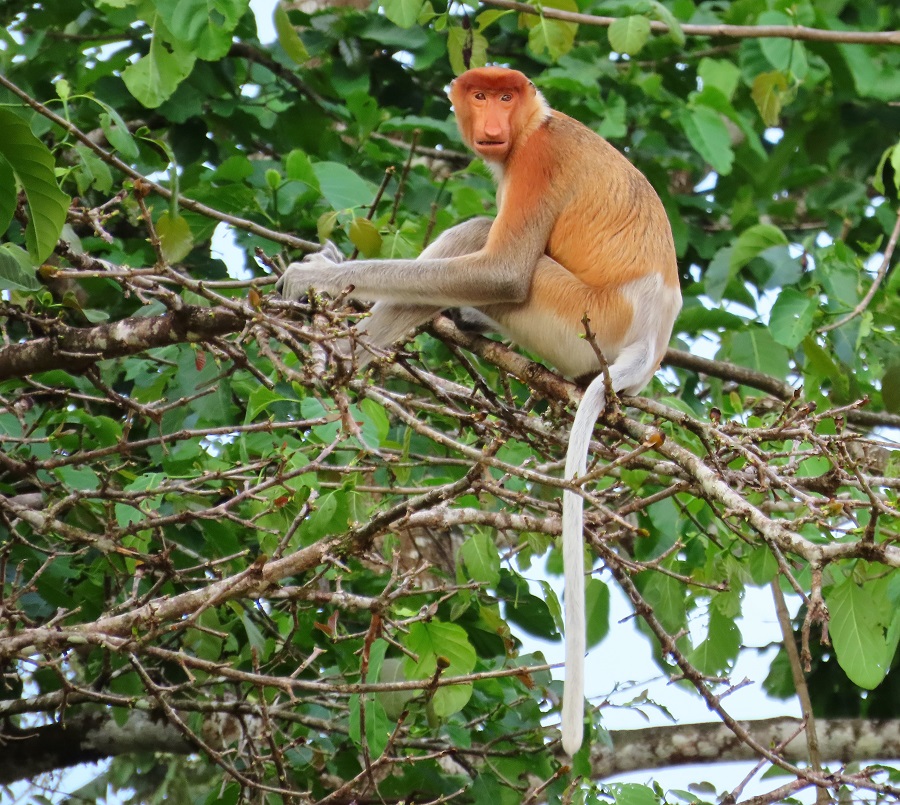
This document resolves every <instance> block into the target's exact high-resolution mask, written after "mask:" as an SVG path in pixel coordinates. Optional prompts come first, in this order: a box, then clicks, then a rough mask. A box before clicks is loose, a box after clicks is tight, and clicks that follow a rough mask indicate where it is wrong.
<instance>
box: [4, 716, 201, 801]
mask: <svg viewBox="0 0 900 805" xmlns="http://www.w3.org/2000/svg"><path fill="white" fill-rule="evenodd" d="M0 746H2V747H3V749H2V751H0V785H7V784H9V783H14V782H16V781H17V780H27V779H31V778H33V777H35V776H36V775H38V774H43V773H45V772H49V771H54V770H56V769H65V768H68V767H69V766H75V765H77V764H79V763H96V762H97V761H98V760H105V759H107V758H111V757H116V756H117V755H129V754H132V753H135V752H168V753H171V754H178V755H187V754H189V753H191V752H193V751H195V747H194V746H192V745H191V744H189V743H188V742H187V741H186V740H185V739H184V737H183V736H182V735H181V733H180V732H178V730H176V729H175V728H174V727H173V726H172V725H171V724H169V723H167V722H165V721H160V720H154V719H152V718H150V716H149V715H147V714H146V713H141V712H135V713H132V714H131V715H130V716H129V718H128V720H127V721H126V722H125V723H124V724H122V725H119V724H117V723H116V720H115V719H114V718H113V717H112V715H111V714H110V713H108V712H104V711H102V710H98V711H91V712H85V713H80V714H78V715H76V716H67V717H66V718H65V720H63V721H61V722H58V723H57V722H54V723H53V724H47V725H45V726H42V727H28V728H25V729H19V728H18V727H14V726H11V725H10V724H6V725H3V726H0Z"/></svg>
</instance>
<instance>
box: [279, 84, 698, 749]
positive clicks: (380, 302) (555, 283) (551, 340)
mask: <svg viewBox="0 0 900 805" xmlns="http://www.w3.org/2000/svg"><path fill="white" fill-rule="evenodd" d="M450 100H451V101H452V103H453V107H454V109H455V111H456V119H457V122H458V124H459V129H460V132H461V133H462V136H463V139H464V140H465V141H466V143H467V144H468V145H469V147H471V149H472V150H473V151H474V152H475V153H476V154H478V156H480V157H481V158H482V159H484V160H485V161H486V162H487V164H488V165H489V166H490V168H491V169H492V171H493V173H494V175H495V176H496V179H497V182H498V188H497V207H498V212H497V217H496V218H495V219H494V220H493V221H491V220H490V219H484V218H477V219H474V220H472V221H468V222H466V223H464V224H460V225H459V226H456V227H453V228H452V229H449V230H448V231H446V232H445V233H444V234H443V235H441V237H440V238H438V239H437V240H436V241H435V242H434V243H433V244H432V245H431V246H429V247H428V248H427V249H426V250H425V251H424V252H423V253H422V255H421V256H420V257H419V259H418V260H355V261H353V262H339V261H340V259H341V258H340V255H339V253H338V252H337V250H336V249H334V248H333V247H327V248H326V249H324V250H323V251H322V252H318V253H316V254H313V255H310V256H308V257H307V258H306V259H305V260H304V261H303V262H302V263H292V264H291V265H290V266H289V267H288V269H287V271H286V272H285V274H284V277H283V278H282V279H281V281H280V283H279V289H280V290H281V293H282V295H283V296H284V297H285V298H286V299H297V298H300V297H302V296H304V295H306V294H307V293H308V292H309V290H310V289H311V288H312V289H315V290H317V291H325V292H328V293H338V292H340V291H344V290H346V289H347V288H350V291H349V296H351V297H352V298H355V299H361V300H366V301H374V302H375V303H376V304H375V306H374V307H373V309H372V315H371V316H370V317H369V318H368V319H367V320H365V321H364V322H362V324H361V325H360V327H359V329H360V330H362V331H363V332H364V334H365V336H366V337H367V339H368V340H369V341H370V342H372V343H374V344H376V345H378V346H381V347H385V346H390V345H391V344H393V343H395V342H396V341H398V340H399V339H401V338H403V336H405V335H407V334H408V333H409V331H410V330H411V329H412V328H413V327H415V326H417V325H419V324H421V323H423V322H425V321H428V320H429V319H430V318H431V317H432V316H433V315H434V314H435V313H437V312H438V311H440V310H443V309H444V308H463V316H464V318H465V319H468V320H469V321H470V322H477V323H479V324H482V325H487V326H489V327H491V328H493V329H494V330H496V331H498V332H500V333H503V334H504V335H506V336H508V337H509V338H510V339H512V340H513V341H515V342H516V343H518V344H521V345H522V346H523V347H526V348H527V349H529V350H532V351H533V352H535V353H537V354H538V355H540V356H541V357H542V358H543V359H544V360H546V361H549V362H550V363H552V364H554V365H555V366H556V367H557V369H559V370H560V371H561V372H562V373H563V374H565V375H567V376H568V377H572V378H576V379H587V378H591V377H593V378H594V379H593V381H592V382H591V383H590V385H588V387H587V389H586V391H585V392H584V397H583V399H582V401H581V404H580V405H579V407H578V412H577V414H576V416H575V423H574V425H573V427H572V432H571V435H570V437H569V448H568V453H567V456H566V468H565V477H566V479H567V480H570V481H571V480H576V479H578V478H579V477H580V476H583V475H584V474H585V472H586V467H587V452H588V448H589V445H590V438H591V434H592V432H593V429H594V424H595V423H596V421H597V418H598V417H599V416H600V413H601V412H602V410H603V407H604V405H605V403H606V383H605V378H604V375H603V373H600V374H598V371H599V370H600V362H599V360H598V358H597V355H596V352H595V350H594V348H593V346H592V345H591V344H590V343H589V342H588V341H587V340H586V339H585V337H584V334H585V332H584V325H583V323H582V320H583V318H584V316H585V315H586V316H587V317H588V319H589V320H590V326H591V330H592V331H593V332H594V333H595V337H596V343H597V346H598V347H599V348H600V350H601V352H602V354H603V356H604V358H605V359H606V361H607V362H608V364H609V375H610V379H611V381H612V386H613V388H614V389H615V390H616V391H624V392H627V393H629V394H635V393H637V392H639V391H640V390H641V389H642V388H643V387H644V386H645V385H646V384H647V383H648V382H649V381H650V378H651V377H652V376H653V374H654V372H655V371H656V370H657V368H658V367H659V364H660V361H661V359H662V357H663V354H664V353H665V350H666V346H667V345H668V342H669V337H670V335H671V333H672V325H673V323H674V321H675V316H676V315H677V314H678V311H679V309H680V308H681V292H680V290H679V283H678V272H677V266H676V260H675V248H674V245H673V242H672V232H671V229H670V227H669V222H668V219H667V218H666V213H665V211H664V209H663V205H662V203H661V202H660V200H659V197H658V196H657V195H656V193H655V192H654V190H653V188H652V187H651V186H650V183H649V182H648V181H647V180H646V179H645V178H644V176H643V175H642V174H641V173H640V172H639V171H638V170H637V169H636V168H635V167H634V166H632V165H631V164H630V163H629V162H628V160H627V159H625V157H624V156H622V155H621V154H620V153H619V152H618V151H616V149H615V148H613V147H612V146H611V145H610V144H609V143H607V142H606V140H604V139H603V138H602V137H600V136H598V135H597V134H595V133H594V132H592V131H591V130H590V129H588V128H587V127H586V126H583V125H582V124H581V123H579V122H577V121H576V120H573V119H572V118H570V117H568V116H567V115H564V114H561V113H560V112H555V111H553V110H552V109H550V107H549V106H547V103H546V101H545V100H544V98H543V96H542V95H541V94H540V92H538V91H537V90H536V89H535V87H534V85H533V84H532V83H531V82H530V81H529V80H528V79H527V78H526V77H525V76H524V75H522V73H520V72H517V71H516V70H508V69H505V68H500V67H485V68H481V69H477V70H469V71H468V72H466V73H464V74H463V75H461V76H459V78H457V79H456V80H455V81H454V82H453V84H452V85H451V89H450ZM357 359H358V360H359V362H360V363H361V364H364V363H366V362H367V360H368V356H367V355H365V354H363V353H362V352H360V353H358V355H357ZM562 530H563V564H564V568H565V573H564V576H565V621H566V681H565V693H564V696H563V714H562V743H563V748H564V749H565V750H566V752H568V753H569V755H572V754H574V753H575V752H576V751H577V750H578V748H579V747H580V746H581V742H582V737H583V729H584V723H583V717H584V653H585V615H584V606H585V604H584V546H583V536H582V531H583V512H582V498H581V496H580V495H579V494H578V493H576V492H574V491H570V490H566V491H564V493H563V528H562Z"/></svg>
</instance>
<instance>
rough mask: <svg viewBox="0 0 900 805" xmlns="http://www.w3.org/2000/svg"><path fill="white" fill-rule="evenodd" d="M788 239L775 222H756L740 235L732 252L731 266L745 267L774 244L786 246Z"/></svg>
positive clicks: (736, 267) (734, 267)
mask: <svg viewBox="0 0 900 805" xmlns="http://www.w3.org/2000/svg"><path fill="white" fill-rule="evenodd" d="M787 244H788V239H787V237H786V236H785V234H784V232H782V231H781V230H780V229H779V228H778V227H777V226H774V225H773V224H755V225H754V226H751V227H750V228H749V229H745V230H744V231H743V232H741V234H740V235H739V236H738V239H737V241H736V242H735V244H734V247H733V249H732V252H731V267H732V268H733V269H740V268H743V267H744V266H745V265H747V263H749V262H750V261H751V260H752V259H753V258H754V257H757V256H759V255H760V254H761V253H762V252H764V251H765V250H766V249H769V248H771V247H772V246H786V245H787Z"/></svg>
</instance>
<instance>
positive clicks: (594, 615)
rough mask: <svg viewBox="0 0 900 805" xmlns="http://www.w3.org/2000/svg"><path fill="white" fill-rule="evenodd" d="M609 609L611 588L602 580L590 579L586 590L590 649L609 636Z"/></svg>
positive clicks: (585, 599) (588, 643) (585, 604)
mask: <svg viewBox="0 0 900 805" xmlns="http://www.w3.org/2000/svg"><path fill="white" fill-rule="evenodd" d="M609 607H610V604H609V587H607V586H606V584H604V583H603V582H602V581H600V579H595V578H589V579H588V580H587V584H586V585H585V588H584V611H585V620H586V621H587V645H588V648H593V647H594V646H596V645H597V644H598V643H599V642H600V641H601V640H603V638H604V637H606V635H607V634H609Z"/></svg>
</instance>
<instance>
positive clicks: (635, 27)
mask: <svg viewBox="0 0 900 805" xmlns="http://www.w3.org/2000/svg"><path fill="white" fill-rule="evenodd" d="M608 35H609V44H610V45H611V47H612V49H613V50H614V51H616V53H627V54H628V55H630V56H633V55H634V54H635V53H638V52H639V51H640V50H641V48H643V47H644V45H645V44H647V40H648V39H649V38H650V20H648V19H647V18H646V17H643V16H641V15H639V14H634V15H632V16H630V17H622V18H621V19H618V20H616V21H615V22H614V23H613V24H612V25H610V26H609V34H608Z"/></svg>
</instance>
